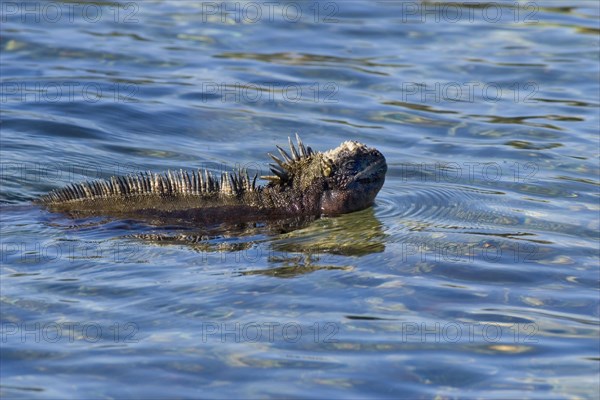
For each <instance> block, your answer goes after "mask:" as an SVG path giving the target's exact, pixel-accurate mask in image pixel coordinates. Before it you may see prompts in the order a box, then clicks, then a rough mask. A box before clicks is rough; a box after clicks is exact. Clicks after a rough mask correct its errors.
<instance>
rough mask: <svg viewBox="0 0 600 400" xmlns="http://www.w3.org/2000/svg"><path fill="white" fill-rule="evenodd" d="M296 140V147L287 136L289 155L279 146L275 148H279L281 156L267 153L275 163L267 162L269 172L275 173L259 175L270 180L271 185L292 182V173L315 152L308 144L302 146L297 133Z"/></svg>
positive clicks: (282, 184) (283, 184) (285, 184)
mask: <svg viewBox="0 0 600 400" xmlns="http://www.w3.org/2000/svg"><path fill="white" fill-rule="evenodd" d="M296 142H297V146H298V147H297V148H296V146H295V145H294V143H293V142H292V138H291V137H288V143H289V146H290V152H291V153H292V155H291V156H290V155H289V154H288V153H287V152H286V151H285V150H284V149H282V148H281V147H279V146H275V147H277V150H279V154H280V155H281V158H279V157H277V156H274V155H273V154H271V153H268V154H269V157H271V158H272V159H273V161H275V163H276V164H269V168H270V170H271V172H272V173H273V174H275V175H264V176H261V178H262V179H266V180H268V181H269V182H271V185H275V186H287V185H290V184H291V183H292V181H293V178H294V174H295V173H296V172H297V171H298V170H299V168H300V167H301V166H302V165H304V164H305V163H306V161H308V160H310V159H311V158H312V157H313V155H314V154H316V153H315V152H314V151H313V149H311V148H310V147H309V146H306V147H305V146H304V143H302V139H300V136H298V134H297V133H296Z"/></svg>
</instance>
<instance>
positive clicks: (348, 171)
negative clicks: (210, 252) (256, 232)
mask: <svg viewBox="0 0 600 400" xmlns="http://www.w3.org/2000/svg"><path fill="white" fill-rule="evenodd" d="M296 140H297V145H294V144H293V143H292V140H291V139H289V145H290V153H288V152H286V151H285V150H284V149H282V148H281V147H279V146H277V149H278V151H279V154H280V156H279V157H277V156H275V155H273V154H271V153H269V156H270V157H271V158H272V159H273V160H274V161H275V163H274V164H269V166H270V169H271V172H272V173H273V175H269V176H262V177H261V178H263V179H266V180H268V181H269V183H268V184H266V185H264V186H259V185H257V183H256V180H257V178H258V176H257V175H255V176H254V177H253V178H250V176H249V175H248V173H247V171H246V170H244V169H240V170H238V171H236V172H233V173H227V172H225V173H223V174H222V175H221V177H220V178H217V177H215V176H214V175H213V174H211V173H210V172H209V171H208V170H197V171H191V172H188V171H184V170H180V171H179V172H177V171H175V172H172V171H167V172H165V173H163V174H158V173H152V172H146V173H144V172H142V173H139V174H137V175H129V176H121V177H114V176H113V177H111V178H110V179H109V180H97V181H92V182H83V183H76V184H72V185H69V186H66V187H64V188H62V189H57V190H54V191H52V192H50V193H48V194H46V195H44V196H41V197H40V198H39V199H37V200H36V203H38V204H41V205H43V206H45V207H47V208H48V209H49V210H50V211H54V212H63V213H67V214H70V215H73V216H94V215H112V216H123V217H133V218H135V217H136V216H139V217H151V218H152V217H157V218H160V217H171V218H176V219H179V220H184V221H188V222H195V223H219V222H250V221H258V220H269V219H277V218H289V217H301V216H314V217H319V216H321V215H338V214H344V213H349V212H353V211H358V210H362V209H364V208H367V207H369V206H371V205H372V204H373V201H374V200H375V196H376V195H377V193H378V192H379V190H380V189H381V187H382V186H383V183H384V180H385V174H386V172H387V164H386V161H385V157H384V156H383V155H382V154H381V153H380V152H379V151H378V150H376V149H374V148H369V147H367V146H365V145H364V144H361V143H358V142H355V141H347V142H344V143H342V144H341V145H340V146H338V147H337V148H335V149H333V150H329V151H327V152H315V151H313V150H312V149H311V148H310V147H305V146H304V144H303V143H302V141H301V140H300V138H299V137H298V135H296Z"/></svg>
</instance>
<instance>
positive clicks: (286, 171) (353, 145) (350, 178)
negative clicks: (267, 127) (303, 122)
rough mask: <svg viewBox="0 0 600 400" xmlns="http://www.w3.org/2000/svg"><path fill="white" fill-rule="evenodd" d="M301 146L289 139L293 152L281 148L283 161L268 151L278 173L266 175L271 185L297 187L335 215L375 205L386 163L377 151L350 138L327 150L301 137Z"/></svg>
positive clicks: (323, 211) (283, 187)
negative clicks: (316, 148) (315, 147)
mask: <svg viewBox="0 0 600 400" xmlns="http://www.w3.org/2000/svg"><path fill="white" fill-rule="evenodd" d="M296 138H297V140H298V149H296V147H295V146H294V145H293V144H292V142H291V140H290V150H291V152H292V155H291V156H290V155H288V154H287V153H286V152H285V151H284V150H283V149H281V148H280V147H278V149H279V152H280V153H281V156H282V157H283V159H284V160H285V161H283V160H280V159H279V158H277V157H275V156H273V155H272V154H269V155H270V156H271V158H273V159H274V160H275V161H276V162H277V165H275V164H271V171H273V173H275V175H276V176H271V177H266V178H268V179H270V180H271V181H272V182H271V183H270V184H269V186H270V187H280V188H281V189H282V190H284V189H286V188H289V189H291V190H298V191H299V192H300V193H301V194H305V195H306V197H310V199H311V201H315V200H314V199H316V201H317V202H319V203H320V209H321V213H322V214H325V215H336V214H342V213H348V212H352V211H358V210H362V209H364V208H367V207H369V206H371V205H372V204H373V201H374V200H375V196H377V193H378V192H379V190H380V189H381V187H382V186H383V183H384V181H385V174H386V172H387V164H386V161H385V157H384V156H383V154H381V153H380V152H379V151H378V150H376V149H373V148H369V147H367V146H365V145H364V144H361V143H358V142H355V141H347V142H344V143H342V144H341V145H339V146H338V147H337V148H335V149H333V150H329V151H327V152H325V153H320V152H314V151H313V150H312V149H311V148H310V147H307V148H305V147H304V145H303V144H302V141H301V140H300V138H299V137H298V136H297V135H296Z"/></svg>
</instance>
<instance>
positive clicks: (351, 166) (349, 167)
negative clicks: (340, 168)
mask: <svg viewBox="0 0 600 400" xmlns="http://www.w3.org/2000/svg"><path fill="white" fill-rule="evenodd" d="M355 167H356V161H354V160H350V161H347V162H346V163H345V164H344V168H345V169H346V170H348V171H353V170H354V168H355Z"/></svg>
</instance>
